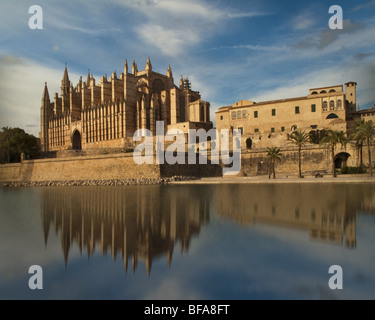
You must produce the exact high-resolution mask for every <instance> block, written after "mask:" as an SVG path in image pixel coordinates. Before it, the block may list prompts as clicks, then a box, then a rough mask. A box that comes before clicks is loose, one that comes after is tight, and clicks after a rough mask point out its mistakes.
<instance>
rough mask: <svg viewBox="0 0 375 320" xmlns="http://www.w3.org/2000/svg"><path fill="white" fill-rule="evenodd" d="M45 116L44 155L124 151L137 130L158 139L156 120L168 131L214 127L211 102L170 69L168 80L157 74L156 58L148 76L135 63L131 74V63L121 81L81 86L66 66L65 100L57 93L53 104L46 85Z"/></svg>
mask: <svg viewBox="0 0 375 320" xmlns="http://www.w3.org/2000/svg"><path fill="white" fill-rule="evenodd" d="M40 115H41V131H40V141H41V150H42V152H50V151H60V150H69V149H76V150H77V149H93V148H119V147H124V146H125V145H126V144H127V143H128V142H129V141H133V136H134V133H135V132H136V131H137V130H140V131H138V132H141V133H142V132H146V131H142V129H148V130H149V131H150V132H151V133H152V134H153V135H155V133H156V121H163V122H164V130H165V132H167V131H168V130H170V129H173V128H176V129H180V130H183V132H184V133H187V132H188V129H190V128H194V129H200V128H204V129H206V130H208V129H210V128H212V122H211V121H210V103H209V102H206V101H204V100H202V99H201V96H200V93H199V92H198V91H193V90H191V84H190V81H189V79H187V78H185V79H184V78H183V77H182V76H181V79H180V83H179V86H176V85H175V84H174V79H173V74H172V69H171V67H170V65H168V69H167V72H166V74H165V75H164V74H160V73H158V72H154V71H153V70H152V65H151V61H150V58H148V59H147V62H146V66H145V69H144V70H142V71H138V66H137V64H136V63H135V62H134V61H133V63H132V67H131V72H129V70H128V63H127V60H125V64H124V72H123V73H121V74H120V75H119V76H118V75H117V74H116V72H113V73H112V75H111V77H110V78H109V79H108V78H107V75H104V76H102V77H101V78H100V81H99V84H96V81H95V78H94V77H93V75H92V74H90V73H88V74H87V80H86V81H85V82H84V81H83V80H82V77H81V78H80V80H79V82H78V84H77V85H76V86H75V87H74V86H73V83H72V82H71V81H70V80H69V75H68V70H67V67H66V66H65V70H64V75H63V78H62V81H61V95H60V97H59V95H58V93H55V94H54V96H53V101H51V100H50V96H49V93H48V88H47V83H46V84H45V87H44V91H43V97H42V104H41V109H40Z"/></svg>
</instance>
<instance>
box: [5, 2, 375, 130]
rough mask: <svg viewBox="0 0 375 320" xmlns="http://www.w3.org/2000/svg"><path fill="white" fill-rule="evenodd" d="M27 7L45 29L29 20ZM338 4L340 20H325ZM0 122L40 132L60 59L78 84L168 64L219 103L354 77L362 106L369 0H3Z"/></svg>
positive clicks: (372, 95)
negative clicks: (337, 23) (45, 97)
mask: <svg viewBox="0 0 375 320" xmlns="http://www.w3.org/2000/svg"><path fill="white" fill-rule="evenodd" d="M32 5H39V6H40V7H41V8H42V10H43V11H42V23H43V29H31V28H30V27H29V20H30V19H32V21H34V20H33V15H34V11H32V12H31V13H29V8H30V7H31V6H32ZM332 5H339V6H340V7H341V8H342V13H343V28H342V29H330V27H329V20H330V19H331V18H332V17H333V16H334V14H335V13H329V8H330V7H331V6H332ZM0 30H1V31H2V32H0V75H1V77H0V98H1V99H0V128H2V127H4V126H9V127H21V128H23V129H24V130H25V131H26V132H28V133H31V134H34V135H35V136H38V135H39V131H40V106H41V98H42V93H43V88H44V83H45V82H47V84H48V89H49V94H50V98H51V100H52V99H53V94H54V92H59V93H60V85H61V80H62V76H63V72H64V68H65V64H66V65H67V68H68V72H69V78H70V80H71V81H72V82H73V85H74V86H76V84H77V82H78V81H79V78H80V76H82V77H83V79H86V77H87V73H88V70H90V73H92V74H93V75H94V77H95V78H96V79H97V81H99V78H100V77H101V76H103V75H104V74H107V75H108V76H110V75H111V74H112V72H114V71H116V72H117V74H120V73H121V72H123V66H124V61H125V59H127V61H128V63H129V64H131V63H132V61H133V60H135V62H136V63H137V64H138V69H139V70H143V69H144V67H145V64H146V61H147V58H148V57H150V59H151V63H152V66H153V70H154V71H159V72H160V73H162V74H165V73H166V71H167V68H168V64H170V66H171V68H172V72H173V76H174V81H175V84H176V85H178V83H179V79H180V77H181V75H182V76H183V77H184V78H185V77H188V78H189V79H190V81H191V85H192V89H193V90H196V91H199V92H200V93H201V97H202V99H203V100H206V101H209V102H210V103H211V119H212V120H213V121H214V120H215V112H216V111H217V109H218V108H220V107H222V106H226V105H231V104H233V103H235V102H237V101H239V100H241V99H246V100H251V101H256V102H260V101H265V100H272V99H282V98H290V97H300V96H306V95H307V94H308V90H309V89H310V88H316V87H323V86H331V85H338V84H344V83H345V82H349V81H356V82H357V84H358V86H357V103H358V104H359V107H360V109H366V108H371V107H373V106H374V103H375V90H374V83H375V40H374V39H375V36H374V35H375V0H364V1H346V0H345V1H334V2H333V1H332V2H330V1H323V0H316V1H298V2H297V1H291V0H286V1H276V0H275V1H274V0H247V1H246V0H230V1H229V0H226V1H224V0H215V1H213V0H190V1H183V0H106V1H102V0H90V1H83V0H75V1H61V0H48V1H47V0H38V1H26V0H17V1H12V0H0Z"/></svg>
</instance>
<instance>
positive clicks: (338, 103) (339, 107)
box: [337, 99, 342, 110]
mask: <svg viewBox="0 0 375 320" xmlns="http://www.w3.org/2000/svg"><path fill="white" fill-rule="evenodd" d="M337 109H338V110H341V109H342V101H341V99H339V100H337Z"/></svg>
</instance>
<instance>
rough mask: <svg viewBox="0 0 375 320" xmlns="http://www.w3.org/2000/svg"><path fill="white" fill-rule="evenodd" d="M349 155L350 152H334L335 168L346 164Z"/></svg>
mask: <svg viewBox="0 0 375 320" xmlns="http://www.w3.org/2000/svg"><path fill="white" fill-rule="evenodd" d="M349 157H350V154H349V153H347V152H340V153H338V154H336V156H335V159H334V160H335V168H336V169H340V168H342V167H345V166H346V162H347V161H348V158H349Z"/></svg>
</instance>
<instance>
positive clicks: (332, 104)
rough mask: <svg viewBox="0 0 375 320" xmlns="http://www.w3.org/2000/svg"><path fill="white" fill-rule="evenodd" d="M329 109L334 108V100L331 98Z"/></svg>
mask: <svg viewBox="0 0 375 320" xmlns="http://www.w3.org/2000/svg"><path fill="white" fill-rule="evenodd" d="M329 110H335V101H333V100H331V101H330V102H329Z"/></svg>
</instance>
